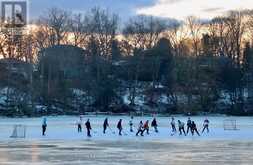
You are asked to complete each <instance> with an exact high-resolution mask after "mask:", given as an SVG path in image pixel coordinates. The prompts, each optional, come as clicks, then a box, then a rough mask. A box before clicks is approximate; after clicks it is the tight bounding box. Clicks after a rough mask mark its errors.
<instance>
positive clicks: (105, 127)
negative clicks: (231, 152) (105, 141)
mask: <svg viewBox="0 0 253 165" xmlns="http://www.w3.org/2000/svg"><path fill="white" fill-rule="evenodd" d="M107 127H109V123H108V118H105V120H104V124H103V133H104V134H105V131H106V129H107Z"/></svg>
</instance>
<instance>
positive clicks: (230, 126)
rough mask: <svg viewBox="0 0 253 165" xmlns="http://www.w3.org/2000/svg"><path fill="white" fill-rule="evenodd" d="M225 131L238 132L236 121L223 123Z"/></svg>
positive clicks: (230, 120)
mask: <svg viewBox="0 0 253 165" xmlns="http://www.w3.org/2000/svg"><path fill="white" fill-rule="evenodd" d="M223 128H224V130H232V131H233V130H238V128H237V123H236V120H235V119H226V120H224V121H223Z"/></svg>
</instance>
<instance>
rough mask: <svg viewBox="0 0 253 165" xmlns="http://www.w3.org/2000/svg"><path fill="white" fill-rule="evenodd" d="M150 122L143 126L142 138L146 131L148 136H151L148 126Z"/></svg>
mask: <svg viewBox="0 0 253 165" xmlns="http://www.w3.org/2000/svg"><path fill="white" fill-rule="evenodd" d="M148 123H149V121H148V120H147V121H146V122H145V124H144V125H143V131H142V132H141V136H143V133H144V132H145V131H146V132H147V134H148V135H149V125H148Z"/></svg>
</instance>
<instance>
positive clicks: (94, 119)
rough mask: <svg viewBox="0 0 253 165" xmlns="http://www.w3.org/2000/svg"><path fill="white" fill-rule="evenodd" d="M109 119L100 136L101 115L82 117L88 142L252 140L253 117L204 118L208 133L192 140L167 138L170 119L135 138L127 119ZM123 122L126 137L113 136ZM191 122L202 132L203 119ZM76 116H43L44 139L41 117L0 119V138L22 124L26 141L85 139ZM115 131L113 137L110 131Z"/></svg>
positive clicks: (158, 118) (149, 118)
mask: <svg viewBox="0 0 253 165" xmlns="http://www.w3.org/2000/svg"><path fill="white" fill-rule="evenodd" d="M107 117H108V119H109V125H110V127H111V129H112V131H111V130H109V129H108V130H107V133H106V134H105V135H104V134H103V133H102V125H103V121H104V119H105V116H84V117H83V120H84V121H86V120H87V118H89V119H90V122H91V126H92V128H93V131H92V132H91V134H92V139H93V140H94V139H96V140H123V139H125V140H129V139H136V140H138V139H139V138H142V139H143V140H167V139H173V138H175V139H178V138H180V139H192V138H197V139H217V140H227V139H230V140H237V138H240V139H245V140H251V139H253V131H252V130H253V117H224V116H220V117H208V119H209V121H210V126H209V127H210V133H209V134H203V135H202V136H201V137H196V136H195V137H192V136H187V137H184V136H181V137H179V136H178V135H176V136H173V137H171V136H170V134H171V126H170V120H171V117H156V118H157V122H158V129H159V133H155V132H154V131H153V129H152V128H151V131H150V135H149V136H144V137H135V134H134V133H130V132H129V120H130V117H129V116H107ZM120 118H121V119H123V122H122V124H123V130H124V132H125V134H127V136H122V137H119V136H118V135H117V129H116V125H117V122H118V120H119V119H120ZM191 119H192V120H194V121H195V123H196V124H197V127H198V129H199V132H200V131H201V130H202V125H203V121H204V119H205V117H204V116H203V117H201V116H198V117H191ZM225 119H234V120H236V122H237V128H238V129H239V130H237V131H224V128H223V121H224V120H225ZM77 120H78V116H59V117H47V121H48V122H47V123H48V128H47V132H46V134H47V135H46V136H45V137H42V136H41V124H42V118H1V119H0V130H1V132H0V139H6V140H8V139H9V137H10V135H11V134H12V131H13V126H14V125H15V124H23V125H26V127H27V131H26V139H56V140H61V139H87V138H86V131H85V129H84V128H83V133H77V127H76V124H75V123H76V121H77ZM140 120H142V121H143V122H144V121H146V120H149V121H151V120H152V117H135V118H134V120H133V122H134V129H135V130H136V128H137V126H138V123H139V121H140ZM175 120H176V121H177V120H181V121H183V122H185V123H186V121H187V117H182V116H178V117H177V116H176V117H175ZM114 131H115V132H116V134H113V133H112V132H114Z"/></svg>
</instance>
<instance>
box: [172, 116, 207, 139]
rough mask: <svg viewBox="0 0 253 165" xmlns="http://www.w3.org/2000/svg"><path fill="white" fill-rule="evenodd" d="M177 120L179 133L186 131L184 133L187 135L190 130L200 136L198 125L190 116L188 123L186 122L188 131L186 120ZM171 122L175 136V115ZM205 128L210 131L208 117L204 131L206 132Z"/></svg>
mask: <svg viewBox="0 0 253 165" xmlns="http://www.w3.org/2000/svg"><path fill="white" fill-rule="evenodd" d="M177 122H178V131H179V135H182V134H183V133H184V135H185V136H186V135H188V133H189V132H190V133H191V134H192V136H193V135H194V133H196V134H197V135H198V136H200V134H199V131H198V128H197V125H196V124H195V122H194V121H192V120H191V118H190V117H189V118H188V120H187V124H186V127H187V130H186V131H185V124H184V122H182V121H180V120H178V121H177ZM170 124H171V128H172V133H171V136H173V135H174V134H175V133H176V132H177V129H176V121H175V118H174V117H172V119H171V123H170ZM205 130H206V131H207V133H209V120H208V119H207V118H206V119H205V120H204V123H203V129H202V133H204V132H205Z"/></svg>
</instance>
